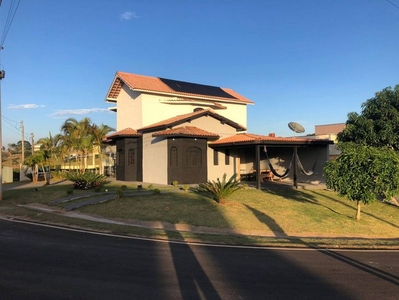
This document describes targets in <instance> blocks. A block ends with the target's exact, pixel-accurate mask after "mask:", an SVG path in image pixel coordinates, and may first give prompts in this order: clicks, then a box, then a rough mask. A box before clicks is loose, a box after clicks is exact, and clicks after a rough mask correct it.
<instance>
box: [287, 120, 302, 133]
mask: <svg viewBox="0 0 399 300" xmlns="http://www.w3.org/2000/svg"><path fill="white" fill-rule="evenodd" d="M288 127H289V128H290V129H291V130H292V131H293V132H295V133H304V132H305V128H303V126H302V125H301V124H299V123H297V122H289V123H288Z"/></svg>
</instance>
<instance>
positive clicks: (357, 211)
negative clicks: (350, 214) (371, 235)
mask: <svg viewBox="0 0 399 300" xmlns="http://www.w3.org/2000/svg"><path fill="white" fill-rule="evenodd" d="M361 207H362V203H361V202H360V201H357V210H356V220H357V221H359V220H360V209H361Z"/></svg>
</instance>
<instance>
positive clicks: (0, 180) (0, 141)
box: [0, 1, 6, 201]
mask: <svg viewBox="0 0 399 300" xmlns="http://www.w3.org/2000/svg"><path fill="white" fill-rule="evenodd" d="M0 5H1V1H0ZM2 48H3V47H1V48H0V51H1V50H2ZM5 76H6V72H5V71H4V70H1V71H0V201H2V200H3V134H2V131H3V128H2V119H1V81H2V79H4V77H5Z"/></svg>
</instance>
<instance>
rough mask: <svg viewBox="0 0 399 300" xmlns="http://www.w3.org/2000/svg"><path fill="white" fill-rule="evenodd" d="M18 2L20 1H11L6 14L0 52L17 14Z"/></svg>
mask: <svg viewBox="0 0 399 300" xmlns="http://www.w3.org/2000/svg"><path fill="white" fill-rule="evenodd" d="M20 2H21V0H17V1H16V0H13V1H12V2H11V5H10V8H9V10H8V14H7V19H6V23H5V25H4V31H3V36H2V38H1V43H0V50H1V49H2V48H3V45H4V42H5V40H6V38H7V35H8V31H9V30H10V28H11V24H12V21H13V20H14V17H15V14H16V13H17V10H18V6H19V3H20ZM0 5H1V2H0Z"/></svg>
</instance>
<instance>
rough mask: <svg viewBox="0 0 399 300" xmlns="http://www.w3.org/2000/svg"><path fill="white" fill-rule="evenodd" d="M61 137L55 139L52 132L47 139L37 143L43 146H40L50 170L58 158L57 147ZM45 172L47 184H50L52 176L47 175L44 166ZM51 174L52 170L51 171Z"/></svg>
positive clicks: (57, 136)
mask: <svg viewBox="0 0 399 300" xmlns="http://www.w3.org/2000/svg"><path fill="white" fill-rule="evenodd" d="M60 139H61V135H59V134H56V135H55V136H54V137H53V136H52V135H51V132H49V136H48V137H45V138H41V139H39V140H38V141H37V143H38V144H41V146H40V151H42V152H43V158H44V160H45V162H46V163H47V165H48V166H49V169H50V168H51V163H52V162H54V160H53V158H54V159H55V158H56V154H57V147H58V144H59V142H60ZM43 172H44V178H45V179H46V184H50V174H46V169H45V167H44V165H43ZM49 172H50V170H49Z"/></svg>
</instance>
